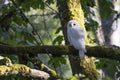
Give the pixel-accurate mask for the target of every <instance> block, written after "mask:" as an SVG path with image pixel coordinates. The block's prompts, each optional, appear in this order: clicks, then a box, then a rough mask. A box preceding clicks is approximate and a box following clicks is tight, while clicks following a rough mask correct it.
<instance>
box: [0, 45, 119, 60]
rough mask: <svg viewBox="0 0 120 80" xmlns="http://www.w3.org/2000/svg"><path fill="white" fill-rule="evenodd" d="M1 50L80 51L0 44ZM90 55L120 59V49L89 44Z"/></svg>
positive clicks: (60, 46) (61, 53) (15, 52)
mask: <svg viewBox="0 0 120 80" xmlns="http://www.w3.org/2000/svg"><path fill="white" fill-rule="evenodd" d="M0 52H1V53H2V52H4V54H9V55H10V54H15V55H19V54H25V53H26V54H33V55H36V54H55V55H57V54H58V55H78V54H77V53H78V51H77V50H75V49H74V48H73V47H71V46H63V45H59V46H50V45H44V46H8V45H2V44H0ZM86 55H88V56H93V57H98V58H108V59H114V60H119V61H120V49H119V48H111V47H106V46H87V53H86Z"/></svg>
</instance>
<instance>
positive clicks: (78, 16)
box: [57, 0, 98, 80]
mask: <svg viewBox="0 0 120 80" xmlns="http://www.w3.org/2000/svg"><path fill="white" fill-rule="evenodd" d="M57 6H58V10H59V17H60V20H61V25H62V30H63V34H64V38H65V43H66V45H68V44H69V42H68V39H67V31H66V24H67V22H68V21H69V20H77V21H78V22H79V23H80V25H81V27H82V28H83V30H84V31H85V33H86V30H85V26H84V14H83V11H82V8H81V3H80V1H79V0H57ZM85 38H86V45H88V39H87V34H86V36H85ZM69 60H70V64H71V68H72V72H73V74H79V73H82V74H85V75H86V77H88V78H89V79H90V80H98V73H97V71H96V68H95V64H94V62H93V60H92V58H88V57H87V56H86V57H85V58H84V59H83V60H78V59H76V58H74V56H69Z"/></svg>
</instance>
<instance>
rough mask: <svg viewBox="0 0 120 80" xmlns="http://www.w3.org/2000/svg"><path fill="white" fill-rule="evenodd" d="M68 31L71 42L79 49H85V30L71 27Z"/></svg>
mask: <svg viewBox="0 0 120 80" xmlns="http://www.w3.org/2000/svg"><path fill="white" fill-rule="evenodd" d="M67 33H68V40H69V42H70V44H72V45H73V46H74V47H75V48H76V49H78V50H80V49H81V50H84V51H86V50H85V34H84V31H83V30H81V29H73V28H70V29H68V31H67Z"/></svg>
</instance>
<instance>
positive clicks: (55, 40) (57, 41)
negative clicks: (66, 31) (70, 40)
mask: <svg viewBox="0 0 120 80" xmlns="http://www.w3.org/2000/svg"><path fill="white" fill-rule="evenodd" d="M62 41H63V36H62V35H59V36H57V37H56V38H55V39H54V40H53V44H61V43H62Z"/></svg>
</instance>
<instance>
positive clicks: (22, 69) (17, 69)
mask: <svg viewBox="0 0 120 80" xmlns="http://www.w3.org/2000/svg"><path fill="white" fill-rule="evenodd" d="M12 74H13V75H15V74H22V75H24V76H28V75H29V76H32V77H37V78H44V79H48V78H49V77H50V76H49V74H48V73H46V72H43V71H40V70H36V69H31V68H29V67H27V66H25V65H22V64H12V65H11V66H6V65H1V66H0V76H3V75H12Z"/></svg>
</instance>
